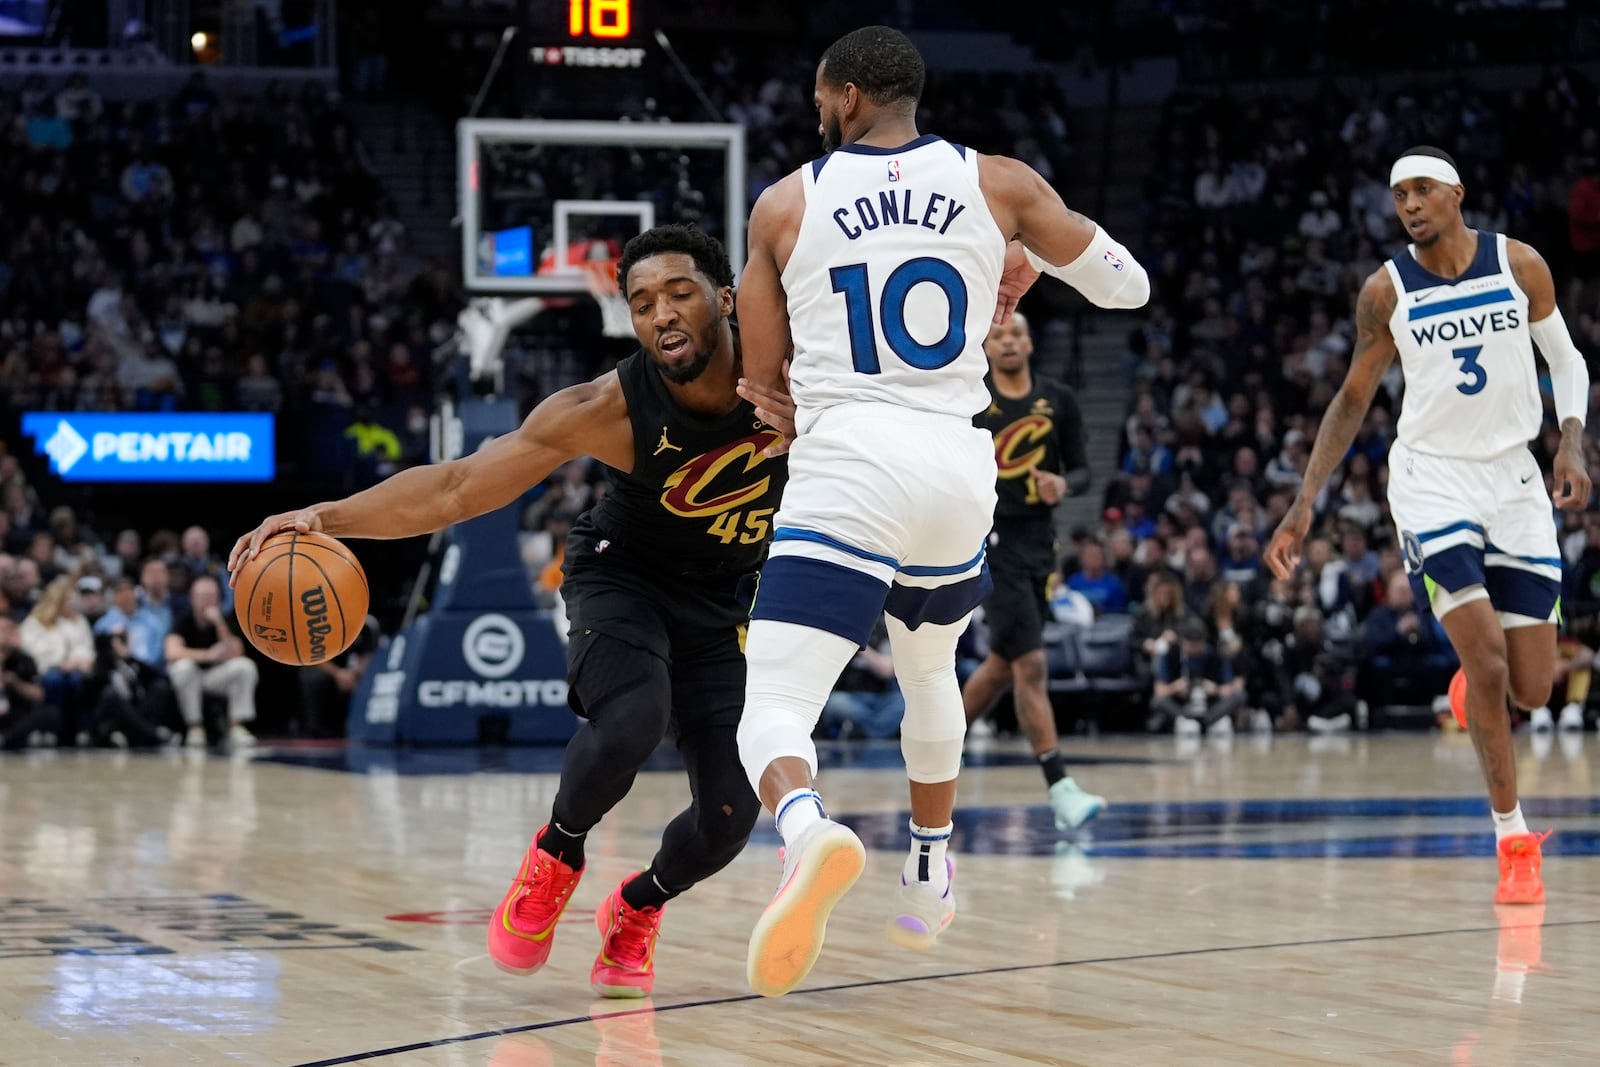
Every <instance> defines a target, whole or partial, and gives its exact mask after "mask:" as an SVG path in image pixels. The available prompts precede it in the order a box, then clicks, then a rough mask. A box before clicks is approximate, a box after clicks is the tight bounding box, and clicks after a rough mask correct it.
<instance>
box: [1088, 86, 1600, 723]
mask: <svg viewBox="0 0 1600 1067" xmlns="http://www.w3.org/2000/svg"><path fill="white" fill-rule="evenodd" d="M1597 131H1600V94H1597V91H1596V88H1595V86H1594V85H1593V84H1591V83H1589V82H1587V81H1586V80H1585V79H1583V78H1582V77H1581V76H1580V75H1578V74H1577V73H1575V72H1571V71H1563V70H1553V71H1551V72H1550V73H1549V74H1548V75H1547V76H1546V78H1545V79H1544V81H1543V82H1542V83H1541V84H1540V85H1539V86H1538V87H1537V88H1536V89H1533V90H1530V91H1525V92H1517V93H1510V94H1491V93H1487V92H1483V93H1480V92H1476V91H1473V90H1469V89H1465V88H1455V87H1450V88H1444V89H1435V90H1430V91H1427V92H1418V93H1399V94H1395V95H1388V96H1381V95H1371V96H1367V97H1364V98H1361V99H1357V100H1349V99H1345V98H1342V97H1340V96H1338V95H1336V94H1334V93H1332V92H1331V91H1324V92H1323V93H1322V94H1321V95H1319V96H1317V97H1316V98H1315V99H1313V100H1310V101H1305V100H1287V99H1276V98H1266V97H1263V98H1258V99H1249V100H1233V99H1229V98H1226V97H1205V96H1191V95H1181V96H1177V97H1174V98H1173V99H1172V100H1171V101H1170V102H1169V104H1168V105H1167V109H1166V115H1165V123H1164V127H1163V134H1162V138H1161V143H1160V145H1159V147H1158V150H1157V151H1155V152H1153V153H1152V159H1153V160H1155V161H1156V167H1155V169H1154V170H1153V171H1152V173H1151V175H1150V178H1149V181H1148V183H1147V187H1146V193H1147V197H1146V204H1147V208H1146V210H1147V217H1146V223H1147V225H1146V229H1145V233H1144V237H1143V240H1142V242H1141V243H1140V244H1139V245H1138V247H1139V248H1140V250H1141V255H1142V257H1143V258H1144V259H1145V261H1146V262H1147V263H1148V264H1150V266H1151V268H1152V269H1151V274H1152V284H1153V289H1154V295H1153V297H1152V301H1151V304H1150V306H1149V308H1148V309H1147V311H1146V313H1145V315H1144V318H1143V321H1142V322H1141V323H1140V324H1139V325H1138V326H1137V327H1136V328H1135V329H1134V330H1133V331H1132V332H1131V334H1130V336H1129V339H1128V359H1127V369H1128V378H1129V386H1130V390H1131V393H1130V398H1129V413H1128V416H1127V420H1126V424H1125V427H1124V431H1123V443H1122V450H1121V460H1120V470H1119V471H1118V472H1117V473H1116V476H1115V477H1114V478H1113V479H1111V480H1110V482H1109V484H1108V485H1107V487H1106V489H1105V495H1104V520H1103V525H1102V527H1101V529H1099V530H1097V531H1093V532H1087V531H1086V532H1084V535H1083V537H1082V538H1080V539H1079V543H1078V546H1077V547H1076V548H1075V549H1074V551H1073V552H1072V553H1071V558H1070V559H1069V560H1068V563H1067V572H1068V574H1069V577H1068V579H1067V582H1066V586H1067V587H1068V589H1070V590H1074V591H1077V592H1078V593H1079V594H1080V595H1081V596H1083V597H1084V598H1086V599H1087V600H1088V601H1089V602H1090V603H1091V604H1092V605H1093V606H1094V607H1095V608H1096V609H1097V610H1099V611H1100V612H1115V611H1120V610H1123V608H1122V605H1124V604H1126V605H1128V606H1129V607H1131V610H1132V611H1133V612H1134V614H1135V620H1136V621H1135V641H1136V656H1137V658H1138V660H1139V669H1141V670H1142V671H1144V672H1145V674H1146V677H1148V678H1149V680H1150V685H1151V687H1152V696H1153V700H1152V705H1151V718H1150V725H1151V727H1152V728H1170V727H1171V725H1172V724H1173V723H1174V722H1176V723H1177V724H1178V729H1179V730H1180V731H1189V732H1197V731H1199V730H1200V729H1201V728H1202V726H1203V725H1204V724H1209V723H1214V722H1218V721H1221V720H1231V719H1234V718H1237V719H1238V720H1239V721H1240V723H1241V724H1245V725H1248V724H1250V723H1251V722H1254V723H1256V724H1258V725H1261V726H1265V725H1266V723H1265V719H1266V718H1275V719H1276V720H1277V722H1278V724H1279V725H1283V726H1288V725H1294V724H1297V723H1301V722H1309V724H1310V725H1313V726H1317V727H1319V728H1330V729H1337V728H1342V727H1344V726H1347V725H1350V724H1351V723H1352V722H1358V721H1360V719H1361V718H1362V717H1363V716H1364V715H1365V714H1367V713H1368V712H1369V711H1370V710H1371V709H1373V708H1383V707H1391V706H1423V707H1427V706H1430V705H1431V704H1432V703H1433V702H1434V700H1435V699H1436V698H1437V697H1438V696H1439V695H1440V694H1442V693H1443V692H1444V691H1445V688H1446V685H1447V684H1448V680H1449V678H1450V676H1451V674H1452V673H1453V672H1454V669H1455V666H1456V663H1455V659H1454V655H1453V653H1452V651H1451V649H1450V646H1449V644H1448V642H1447V641H1446V639H1445V637H1444V634H1443V631H1442V628H1441V627H1440V626H1439V623H1438V621H1437V620H1436V619H1435V618H1434V617H1433V616H1432V615H1431V614H1430V613H1428V612H1427V610H1426V606H1425V605H1424V606H1423V607H1422V609H1421V610H1419V606H1418V605H1417V604H1416V603H1415V602H1414V599H1413V594H1412V589H1411V586H1410V584H1409V583H1408V581H1407V580H1406V576H1405V571H1404V567H1403V565H1402V561H1401V555H1400V551H1399V547H1398V546H1397V545H1396V543H1395V540H1396V535H1395V533H1394V527H1393V525H1392V522H1391V520H1390V516H1389V510H1388V505H1387V502H1386V499H1385V486H1386V483H1387V477H1388V472H1387V468H1386V465H1385V464H1386V457H1387V454H1388V448H1389V445H1390V443H1391V442H1392V441H1393V439H1394V431H1395V416H1396V413H1397V412H1398V405H1399V402H1400V399H1401V396H1402V392H1403V389H1402V380H1401V375H1400V367H1399V365H1398V363H1397V364H1396V365H1395V366H1394V368H1393V369H1392V370H1391V371H1390V373H1389V375H1388V376H1387V377H1386V378H1385V380H1384V383H1383V388H1382V389H1380V391H1379V395H1378V397H1377V399H1376V401H1375V403H1374V406H1373V409H1372V411H1371V413H1370V414H1369V415H1368V417H1367V419H1366V421H1365V423H1364V425H1363V426H1362V428H1361V431H1360V433H1359V435H1358V437H1357V439H1356V441H1355V444H1354V446H1353V448H1352V449H1351V452H1350V455H1349V457H1348V459H1347V461H1346V462H1345V464H1343V465H1342V467H1341V469H1340V470H1339V471H1338V472H1337V473H1336V475H1335V477H1334V479H1333V480H1332V481H1331V482H1330V483H1329V485H1328V487H1327V488H1326V490H1325V491H1324V492H1323V494H1322V495H1321V497H1320V498H1319V499H1318V500H1317V502H1316V520H1315V524H1314V526H1313V533H1312V537H1311V539H1310V540H1309V541H1308V543H1307V546H1306V553H1305V563H1304V565H1303V567H1302V569H1301V570H1300V571H1299V573H1298V574H1297V575H1296V576H1295V577H1293V578H1292V579H1290V580H1287V581H1279V580H1275V579H1274V578H1272V576H1271V575H1270V574H1269V573H1268V572H1267V570H1266V569H1265V567H1264V566H1263V564H1262V562H1261V552H1262V549H1263V547H1264V546H1265V543H1266V541H1267V539H1268V538H1269V537H1270V536H1271V533H1272V531H1273V530H1274V528H1275V527H1276V526H1277V523H1278V521H1279V520H1280V519H1281V518H1282V516H1283V514H1284V513H1285V511H1286V510H1287V509H1288V506H1289V504H1290V502H1291V501H1292V500H1293V498H1294V494H1295V492H1296V490H1297V489H1298V488H1299V485H1300V479H1301V475H1302V473H1303V472H1304V470H1305V467H1306V462H1307V459H1308V458H1309V455H1310V446H1311V443H1312V441H1313V440H1314V439H1315V435H1316V431H1317V421H1318V414H1319V413H1320V412H1322V411H1323V410H1325V409H1326V407H1327V405H1328V402H1329V400H1330V399H1331V398H1332V396H1333V394H1334V392H1335V391H1336V390H1337V389H1338V387H1339V384H1340V383H1341V381H1342V380H1343V377H1344V374H1345V370H1346V368H1347V366H1348V360H1349V358H1350V355H1351V346H1352V339H1353V329H1352V321H1351V319H1352V309H1353V307H1354V304H1355V296H1356V292H1357V290H1358V289H1359V287H1360V285H1361V283H1362V282H1363V281H1364V280H1365V278H1366V277H1367V276H1368V275H1369V274H1371V273H1372V272H1373V271H1374V270H1375V269H1377V268H1378V267H1379V265H1380V263H1381V261H1382V259H1383V258H1386V257H1388V256H1390V255H1393V254H1394V253H1395V252H1396V251H1398V250H1399V249H1400V248H1402V247H1403V245H1404V241H1403V237H1402V234H1401V232H1400V229H1399V226H1398V223H1397V221H1396V219H1395V218H1394V213H1393V208H1392V205H1391V203H1390V195H1389V190H1388V188H1387V167H1388V165H1389V162H1390V161H1392V160H1393V158H1394V157H1395V156H1396V155H1397V154H1398V153H1399V152H1400V151H1401V150H1403V149H1404V148H1406V147H1407V146H1410V145H1414V144H1419V143H1431V144H1434V145H1438V146H1440V147H1443V148H1445V149H1446V150H1448V151H1451V152H1452V153H1454V154H1455V156H1456V158H1457V160H1458V161H1459V163H1460V165H1461V168H1462V171H1463V177H1464V183H1465V185H1466V188H1467V199H1466V202H1465V206H1466V218H1467V222H1468V225H1470V226H1474V227H1479V228H1482V229H1487V230H1501V231H1504V232H1507V233H1509V234H1511V235H1512V236H1513V237H1517V238H1521V239H1523V240H1527V241H1529V242H1530V243H1531V244H1533V245H1534V247H1535V248H1537V249H1538V250H1539V251H1540V252H1541V253H1542V254H1543V255H1544V257H1545V258H1546V259H1547V260H1548V261H1549V262H1550V263H1551V266H1552V268H1553V270H1554V273H1555V277H1556V278H1557V282H1558V293H1559V297H1560V299H1561V301H1562V303H1563V304H1564V305H1565V315H1566V319H1567V322H1568V323H1569V325H1570V326H1571V327H1572V331H1573V333H1574V335H1575V340H1576V342H1577V344H1578V346H1579V348H1580V349H1581V350H1582V351H1583V352H1584V354H1585V356H1586V358H1587V359H1588V360H1589V361H1590V364H1591V368H1594V366H1595V359H1596V357H1597V356H1600V301H1597V300H1596V294H1597V292H1600V168H1597V164H1596V155H1597V154H1600V132H1597ZM1591 376H1592V377H1594V378H1595V379H1596V381H1597V388H1596V391H1595V392H1596V399H1597V400H1600V375H1595V374H1594V371H1593V369H1591ZM1545 386H1546V408H1547V422H1546V429H1545V432H1544V433H1543V435H1542V436H1541V438H1540V439H1539V440H1538V441H1536V442H1534V451H1535V453H1536V454H1537V455H1538V458H1539V460H1540V462H1541V465H1542V466H1543V467H1544V469H1545V470H1547V471H1548V470H1549V469H1550V461H1551V458H1552V455H1553V453H1554V450H1555V447H1556V445H1557V443H1558V441H1559V432H1558V431H1557V430H1556V429H1555V420H1554V413H1553V407H1552V404H1551V401H1550V398H1549V396H1548V381H1547V380H1546V381H1545ZM1587 455H1588V461H1589V468H1590V471H1591V475H1594V474H1600V447H1597V446H1596V443H1595V440H1594V438H1593V436H1592V435H1591V436H1590V437H1589V438H1588V440H1587ZM1595 503H1596V504H1600V500H1597V501H1596V502H1595ZM1591 506H1593V505H1591ZM1553 521H1555V522H1557V523H1559V524H1560V529H1561V536H1562V554H1563V556H1564V557H1565V562H1566V564H1567V566H1566V588H1565V591H1564V600H1563V603H1564V605H1565V608H1566V619H1567V620H1568V623H1567V625H1568V629H1569V636H1570V638H1571V639H1572V640H1573V641H1574V643H1575V644H1576V647H1579V648H1582V647H1583V645H1582V644H1581V642H1587V647H1588V648H1593V647H1596V642H1595V636H1594V634H1593V632H1592V626H1593V623H1592V619H1593V615H1594V612H1593V608H1594V607H1595V606H1596V605H1597V603H1600V516H1597V515H1596V514H1595V513H1594V512H1593V511H1590V512H1588V513H1584V514H1574V513H1565V512H1563V513H1553ZM1108 557H1109V558H1108ZM1583 654H1586V655H1590V656H1592V653H1587V652H1585V653H1583ZM1578 658H1580V659H1581V658H1582V655H1579V656H1578ZM1554 699H1555V700H1556V702H1557V703H1559V702H1560V700H1561V697H1560V695H1559V694H1558V695H1557V696H1556V697H1555V698H1554ZM1570 719H1571V715H1570V714H1569V716H1568V721H1569V722H1570ZM1545 721H1548V720H1545ZM1579 721H1581V720H1579Z"/></svg>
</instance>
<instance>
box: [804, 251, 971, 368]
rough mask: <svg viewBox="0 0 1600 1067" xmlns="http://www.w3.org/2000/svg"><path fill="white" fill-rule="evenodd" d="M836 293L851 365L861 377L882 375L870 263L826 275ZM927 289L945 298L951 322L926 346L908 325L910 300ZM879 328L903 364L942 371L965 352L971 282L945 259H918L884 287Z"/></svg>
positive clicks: (897, 271)
mask: <svg viewBox="0 0 1600 1067" xmlns="http://www.w3.org/2000/svg"><path fill="white" fill-rule="evenodd" d="M828 278H829V279H830V280H831V281H832V282H833V291H834V292H836V293H842V294H843V295H844V309H845V320H846V325H847V327H848V329H849V332H850V361H851V362H852V363H853V364H854V365H855V368H856V370H858V371H860V372H861V373H862V374H881V373H882V372H883V366H882V364H881V363H880V362H879V359H878V334H877V331H876V330H874V329H873V328H872V318H873V316H872V287H871V279H870V277H869V276H868V273H867V264H865V263H852V264H850V265H849V266H845V267H834V268H833V269H831V270H830V271H828ZM924 283H926V284H928V285H933V286H936V287H938V289H939V291H940V292H941V293H943V294H944V300H945V306H946V307H947V308H948V309H949V320H948V321H947V322H946V323H945V328H944V336H943V337H941V338H940V339H939V340H937V341H935V342H934V343H933V344H931V345H925V344H923V343H922V342H921V341H918V340H917V339H916V338H915V337H913V336H911V330H910V329H909V328H908V327H907V325H906V301H907V300H909V299H910V297H911V291H912V290H913V289H915V288H916V287H917V286H919V285H922V284H924ZM878 325H879V326H880V327H881V328H882V329H883V339H884V341H886V342H888V345H889V351H891V352H893V353H894V354H895V357H896V358H898V359H899V360H900V362H902V363H905V364H907V365H909V366H912V367H915V368H917V369H918V370H938V369H939V368H940V367H945V366H948V365H949V364H951V363H954V362H955V360H956V357H957V356H959V355H961V353H962V352H963V351H965V350H966V347H967V282H966V279H965V278H963V277H961V272H960V271H958V270H956V269H955V268H954V267H952V266H951V265H950V264H948V263H946V262H945V261H944V260H942V259H934V258H933V257H932V256H920V257H918V258H917V259H908V260H906V261H905V262H904V263H902V264H900V265H899V266H898V267H896V268H895V269H894V270H893V271H892V272H891V273H890V274H889V280H888V281H886V282H884V283H883V295H882V298H881V301H880V306H879V308H878Z"/></svg>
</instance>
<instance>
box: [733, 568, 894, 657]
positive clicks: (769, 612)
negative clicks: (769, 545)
mask: <svg viewBox="0 0 1600 1067" xmlns="http://www.w3.org/2000/svg"><path fill="white" fill-rule="evenodd" d="M888 595H889V587H888V586H886V585H884V584H883V582H881V581H879V580H878V579H876V578H874V577H872V576H871V575H870V574H863V573H862V572H860V571H855V570H851V569H850V568H849V567H841V566H840V565H839V564H837V563H829V562H828V561H827V560H821V559H810V558H808V557H806V556H775V557H773V558H772V559H769V560H767V565H766V566H765V567H763V568H762V569H761V585H760V587H759V589H758V590H757V591H756V602H755V606H754V607H753V608H752V609H751V611H750V618H751V619H752V620H760V619H766V620H769V621H771V622H792V623H794V624H795V625H797V626H809V627H811V628H812V629H813V630H824V631H826V632H828V633H830V634H838V635H839V636H840V637H843V638H847V639H849V640H851V641H854V642H855V643H856V644H857V645H859V646H861V647H863V648H865V647H866V645H867V642H868V641H870V640H871V639H872V629H873V627H874V626H875V625H876V624H877V622H878V616H880V615H882V614H883V603H884V600H885V598H887V597H888Z"/></svg>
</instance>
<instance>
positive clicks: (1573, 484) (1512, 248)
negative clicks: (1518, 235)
mask: <svg viewBox="0 0 1600 1067" xmlns="http://www.w3.org/2000/svg"><path fill="white" fill-rule="evenodd" d="M1506 253H1507V258H1509V259H1510V260H1511V273H1512V276H1513V277H1515V278H1516V279H1517V285H1518V286H1520V287H1521V289H1522V291H1523V292H1524V293H1525V294H1527V297H1528V333H1529V334H1530V335H1531V336H1532V337H1533V343H1534V344H1536V345H1538V346H1539V354H1540V355H1542V356H1544V361H1545V362H1546V363H1548V364H1549V365H1550V391H1551V392H1552V393H1554V394H1555V401H1556V422H1557V423H1559V424H1560V426H1561V447H1560V448H1559V449H1558V450H1557V451H1556V456H1555V463H1554V465H1553V467H1554V469H1553V470H1552V471H1551V473H1552V474H1553V475H1554V476H1555V477H1554V479H1553V481H1554V482H1555V505H1556V507H1558V508H1563V509H1565V510H1567V511H1582V510H1583V509H1584V508H1586V507H1588V506H1589V494H1590V491H1591V490H1592V488H1593V487H1592V486H1591V485H1590V484H1589V472H1588V469H1587V463H1586V462H1585V460H1584V456H1583V427H1584V424H1585V423H1587V422H1588V420H1589V367H1588V365H1587V364H1586V363H1585V362H1584V360H1583V354H1582V353H1581V352H1579V351H1578V349H1577V346H1576V345H1574V344H1573V343H1572V334H1571V333H1570V332H1568V330H1567V322H1566V320H1565V319H1563V318H1562V317H1561V309H1560V308H1559V307H1558V306H1556V283H1555V279H1554V278H1552V277H1551V276H1550V267H1549V265H1548V264H1546V263H1545V261H1544V258H1543V257H1542V256H1540V255H1539V253H1538V252H1536V251H1534V249H1533V246H1532V245H1526V244H1523V243H1522V242H1521V241H1507V242H1506Z"/></svg>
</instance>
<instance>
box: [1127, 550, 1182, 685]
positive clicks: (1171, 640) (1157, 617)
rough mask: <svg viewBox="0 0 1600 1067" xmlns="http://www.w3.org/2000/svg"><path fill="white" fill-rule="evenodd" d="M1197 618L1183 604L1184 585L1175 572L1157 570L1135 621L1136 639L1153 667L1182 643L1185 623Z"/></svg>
mask: <svg viewBox="0 0 1600 1067" xmlns="http://www.w3.org/2000/svg"><path fill="white" fill-rule="evenodd" d="M1192 617H1193V616H1192V615H1191V613H1190V612H1189V609H1188V608H1187V606H1185V604H1184V602H1183V583H1182V582H1180V581H1179V580H1178V578H1177V576H1176V575H1174V574H1173V573H1172V572H1171V571H1157V572H1156V573H1154V574H1152V575H1150V577H1149V578H1148V579H1146V581H1145V593H1144V603H1143V604H1141V605H1140V606H1139V611H1138V612H1137V613H1136V614H1135V615H1134V619H1133V639H1134V640H1135V641H1136V642H1138V646H1139V651H1141V652H1143V653H1144V654H1145V655H1146V656H1148V657H1149V660H1148V663H1149V666H1150V668H1151V669H1152V672H1153V669H1154V666H1155V664H1156V663H1157V662H1158V661H1160V659H1161V658H1162V657H1163V656H1165V655H1166V654H1167V652H1168V650H1169V649H1171V648H1172V647H1173V646H1175V645H1176V644H1177V643H1178V633H1179V631H1180V630H1182V629H1183V624H1184V623H1185V622H1187V621H1188V620H1189V619H1190V618H1192Z"/></svg>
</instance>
